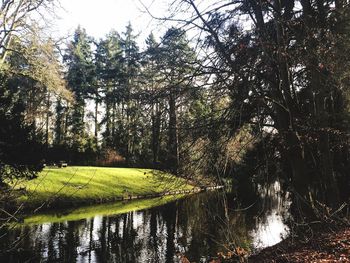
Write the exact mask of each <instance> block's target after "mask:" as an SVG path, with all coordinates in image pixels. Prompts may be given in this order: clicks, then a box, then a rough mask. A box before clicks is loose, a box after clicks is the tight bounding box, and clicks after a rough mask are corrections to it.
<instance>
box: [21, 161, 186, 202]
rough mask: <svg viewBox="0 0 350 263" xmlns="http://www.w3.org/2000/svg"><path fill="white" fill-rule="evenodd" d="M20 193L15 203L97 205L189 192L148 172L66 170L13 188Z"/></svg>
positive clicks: (166, 176)
mask: <svg viewBox="0 0 350 263" xmlns="http://www.w3.org/2000/svg"><path fill="white" fill-rule="evenodd" d="M15 187H16V188H17V189H24V190H25V191H22V194H21V195H20V196H19V197H18V202H19V203H24V204H26V205H27V206H30V207H34V206H38V205H41V204H43V203H45V204H46V205H47V204H50V203H56V204H57V203H58V202H59V203H60V204H64V203H67V204H72V205H74V204H79V203H84V204H86V203H98V202H107V201H112V200H116V199H118V198H122V197H124V198H126V197H128V196H130V195H132V196H138V195H140V196H142V195H148V194H155V193H162V192H165V191H173V190H179V189H181V190H184V189H191V188H192V186H191V185H189V184H187V182H186V181H185V180H183V179H179V178H177V177H175V176H172V175H170V174H167V173H163V172H160V171H156V170H150V169H136V168H105V167H77V166H75V167H67V168H60V169H59V168H46V169H44V170H43V171H42V172H41V173H40V174H39V176H38V177H37V178H35V179H33V180H30V181H23V182H20V183H18V184H17V185H16V186H15Z"/></svg>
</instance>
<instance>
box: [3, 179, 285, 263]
mask: <svg viewBox="0 0 350 263" xmlns="http://www.w3.org/2000/svg"><path fill="white" fill-rule="evenodd" d="M278 192H279V185H278V183H275V184H274V185H272V186H271V187H269V190H268V191H267V190H266V189H264V191H262V190H260V196H259V198H258V199H256V200H255V201H254V202H252V203H251V204H250V205H249V204H246V205H247V206H243V205H242V204H241V202H239V200H237V196H236V195H235V194H233V193H227V192H224V191H215V192H206V193H201V194H195V195H191V196H187V197H183V198H181V199H179V200H176V201H172V202H170V203H166V204H163V205H161V206H157V207H153V208H149V209H143V210H140V211H131V212H127V213H123V214H117V215H115V214H113V212H112V214H108V215H103V214H105V213H102V214H100V213H99V211H101V209H100V208H99V207H98V206H96V207H90V208H89V211H96V213H95V214H94V213H92V214H91V212H90V213H89V214H88V215H86V217H87V218H83V219H81V218H79V217H77V218H75V217H65V215H67V214H69V212H67V211H59V212H57V213H56V212H55V213H54V216H53V217H47V216H43V217H42V222H40V221H39V222H31V221H30V220H25V221H24V223H21V224H15V225H11V226H7V227H5V228H2V229H1V230H0V250H1V254H0V262H8V263H10V262H123V263H124V262H157V263H158V262H169V263H170V262H180V261H179V258H180V256H181V255H184V256H186V257H187V258H188V259H189V261H190V262H209V260H210V258H212V257H215V256H216V255H217V253H218V252H225V251H226V250H227V249H232V248H233V247H236V246H239V247H241V248H244V249H245V250H247V251H248V250H250V251H252V252H256V251H258V250H260V249H262V248H264V247H268V246H271V245H274V244H276V243H278V242H279V241H281V239H282V238H283V237H285V236H286V235H288V231H289V230H288V227H287V226H286V224H285V219H286V218H287V217H288V212H287V211H288V205H289V203H288V201H285V200H286V198H285V197H284V198H281V196H280V195H278ZM276 193H277V194H276ZM238 203H240V204H238ZM39 216H40V215H39ZM45 220H47V221H48V222H45ZM29 222H31V223H29Z"/></svg>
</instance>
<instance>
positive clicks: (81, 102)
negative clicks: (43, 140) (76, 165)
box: [64, 27, 95, 152]
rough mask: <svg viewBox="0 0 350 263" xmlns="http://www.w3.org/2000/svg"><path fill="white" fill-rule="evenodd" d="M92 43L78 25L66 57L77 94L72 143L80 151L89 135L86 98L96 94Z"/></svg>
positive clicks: (72, 88)
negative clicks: (86, 125)
mask: <svg viewBox="0 0 350 263" xmlns="http://www.w3.org/2000/svg"><path fill="white" fill-rule="evenodd" d="M91 44H92V39H91V38H90V37H89V36H88V35H87V34H86V31H85V30H84V29H83V28H81V27H78V28H77V29H76V31H75V33H74V38H73V40H72V41H71V43H70V44H69V46H68V49H67V53H66V54H65V57H64V59H65V63H66V64H67V67H68V72H67V77H66V79H67V83H68V86H69V87H70V89H71V90H72V92H73V93H74V96H75V105H74V108H73V111H72V116H71V133H72V143H73V145H74V148H75V149H76V150H77V151H78V152H80V151H83V147H84V145H85V144H86V143H87V141H86V139H87V137H88V134H87V133H86V129H85V114H86V111H85V110H86V99H87V98H89V95H90V94H95V91H94V84H95V83H94V77H95V65H94V62H93V53H92V50H91Z"/></svg>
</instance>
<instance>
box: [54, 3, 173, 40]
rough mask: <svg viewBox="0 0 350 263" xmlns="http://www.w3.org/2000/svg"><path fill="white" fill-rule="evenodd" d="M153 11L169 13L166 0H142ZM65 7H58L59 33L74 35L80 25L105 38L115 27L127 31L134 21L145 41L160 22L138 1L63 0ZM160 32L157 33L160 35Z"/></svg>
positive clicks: (134, 25)
mask: <svg viewBox="0 0 350 263" xmlns="http://www.w3.org/2000/svg"><path fill="white" fill-rule="evenodd" d="M142 2H143V3H144V4H145V5H146V6H147V7H149V8H150V10H151V11H152V14H154V15H157V16H162V15H164V14H165V13H166V10H167V5H168V3H169V1H168V3H166V2H167V1H166V0H142ZM60 3H61V6H62V7H63V9H64V10H65V11H64V10H58V12H57V13H58V17H59V18H60V19H58V20H57V22H56V24H57V28H58V32H59V33H58V34H59V35H60V36H67V35H69V34H70V35H72V34H73V33H74V30H75V29H76V28H77V27H78V25H81V26H82V27H83V28H85V29H86V31H87V33H88V34H89V35H91V36H93V37H95V38H97V39H98V38H103V37H104V36H105V35H106V34H107V33H108V32H110V31H111V30H112V29H115V30H117V31H118V32H119V33H122V32H124V31H125V27H126V25H127V24H128V23H129V21H130V22H131V24H132V26H133V28H134V31H135V34H140V35H139V42H140V41H141V42H143V41H144V40H145V38H147V36H148V35H149V33H150V32H151V31H152V30H155V27H156V25H158V26H159V21H155V20H152V18H151V17H150V15H149V14H147V13H145V10H144V8H143V6H142V4H141V3H140V2H139V0H99V1H96V0H60ZM157 31H158V32H154V33H155V34H156V35H158V36H159V29H157Z"/></svg>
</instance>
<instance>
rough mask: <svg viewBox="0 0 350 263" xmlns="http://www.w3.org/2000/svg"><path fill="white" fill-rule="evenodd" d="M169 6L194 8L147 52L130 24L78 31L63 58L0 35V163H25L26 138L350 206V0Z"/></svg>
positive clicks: (102, 160)
mask: <svg viewBox="0 0 350 263" xmlns="http://www.w3.org/2000/svg"><path fill="white" fill-rule="evenodd" d="M24 2H26V1H24ZM34 2H35V1H29V2H28V3H34ZM48 2H49V1H48ZM48 2H45V3H48ZM171 6H173V7H174V8H176V10H188V12H187V13H186V14H183V13H181V14H177V13H176V12H174V14H173V15H172V16H171V17H164V18H162V20H168V21H172V22H177V23H178V26H177V27H171V28H169V29H168V30H167V31H166V33H165V34H164V35H163V36H162V37H161V38H160V39H159V40H157V39H156V37H154V36H153V35H152V34H151V35H150V36H149V37H148V38H147V39H146V41H145V43H146V44H145V48H144V49H142V50H141V49H140V48H139V46H138V45H137V43H138V42H137V36H136V35H135V33H134V32H133V30H132V27H131V25H128V26H127V27H126V29H125V31H124V32H122V33H121V34H120V33H118V32H116V31H112V32H110V33H109V34H108V35H107V36H106V37H104V38H103V39H100V40H95V39H93V38H91V37H90V36H88V35H87V33H86V32H85V30H84V29H83V28H78V29H77V30H76V31H75V34H74V36H73V38H72V40H71V41H70V42H69V43H68V45H67V47H66V48H65V49H64V50H62V54H60V55H58V53H57V50H56V49H55V43H54V42H53V41H52V40H51V39H45V41H43V40H42V39H40V38H37V37H35V34H29V36H28V37H25V38H23V35H22V36H21V39H19V38H18V37H17V38H16V34H18V33H17V32H18V31H15V32H14V33H13V34H12V38H11V41H9V40H8V39H9V37H8V35H1V37H2V39H3V43H10V44H11V45H9V44H8V46H3V47H2V48H1V58H2V61H3V62H2V64H1V78H2V82H1V83H2V84H1V89H2V93H1V98H0V99H1V100H2V101H1V102H2V105H4V106H2V107H1V109H0V110H1V114H0V116H1V118H2V120H1V122H2V123H6V125H2V128H1V133H2V136H3V137H1V138H6V139H4V140H2V144H1V145H2V146H0V147H1V151H0V160H1V161H2V162H3V163H11V162H10V160H15V161H14V163H22V164H23V163H25V160H22V159H21V158H22V156H23V154H22V153H23V151H21V150H19V149H24V148H23V147H22V145H21V144H20V143H18V141H19V140H18V138H21V139H20V141H22V142H23V141H26V145H29V144H30V143H32V144H33V143H34V142H33V141H40V142H41V143H40V144H39V146H40V147H39V148H40V150H38V151H36V153H43V154H42V155H41V157H40V158H41V159H43V158H45V159H46V160H50V161H57V160H67V161H70V162H71V163H74V164H98V165H100V164H103V165H129V166H149V167H157V168H160V169H169V170H171V171H172V172H173V173H176V174H179V175H189V174H191V175H192V174H208V175H210V176H211V177H217V176H219V177H221V176H224V177H225V176H226V177H231V178H232V177H233V178H235V180H237V181H241V182H250V183H252V182H253V183H254V182H255V183H257V182H259V183H266V182H268V181H271V180H275V179H276V178H277V179H279V180H281V181H283V182H284V185H286V189H288V191H291V192H293V193H294V194H295V197H296V198H297V199H298V202H297V204H298V209H300V208H301V207H304V206H305V205H306V206H311V207H313V208H315V207H316V206H318V205H319V203H317V202H315V200H318V201H320V200H322V202H324V203H326V204H327V205H334V204H338V203H339V202H340V201H342V200H348V198H349V193H348V191H347V189H348V187H349V186H350V185H349V184H350V179H349V177H348V175H347V171H348V170H349V163H350V162H349V159H350V157H349V156H350V155H349V129H350V114H349V72H350V71H349V69H350V68H349V65H350V63H349V59H348V57H347V56H346V54H348V53H349V48H350V45H349V43H350V42H349V41H350V35H349V28H350V24H349V17H350V14H349V10H350V9H349V1H346V0H335V1H328V0H327V1H325V0H288V1H287V0H276V1H253V0H244V1H241V0H239V1H238V0H237V1H218V2H216V3H213V5H209V6H208V7H205V8H203V6H202V5H197V4H196V3H195V1H192V0H175V1H174V3H173V4H172V5H171ZM8 21H10V20H8ZM22 24H23V23H22ZM193 28H196V35H197V36H198V37H197V38H196V40H197V42H195V43H194V42H193V41H190V40H189V38H188V36H187V35H186V34H187V33H186V31H187V30H193ZM32 29H33V27H32ZM31 32H33V30H31ZM3 34H4V33H3ZM23 39H25V41H23ZM59 57H61V58H62V60H61V61H60V59H58V58H59ZM62 72H63V75H64V77H63V78H62V77H61V76H62ZM4 127H5V128H4ZM38 139H39V140H38ZM6 145H7V146H8V148H6V147H7V146H6ZM16 145H17V146H18V147H17V148H16V147H15V146H16ZM14 149H15V150H14ZM30 149H34V148H33V147H30ZM10 152H12V153H13V156H12V155H11V156H12V157H11V156H10V154H9V153H10ZM16 153H21V154H17V155H16ZM14 156H15V157H14ZM25 156H31V157H33V158H34V157H36V159H38V158H39V156H40V154H34V155H33V154H25ZM11 158H12V159H11ZM19 160H20V161H19ZM28 162H29V163H33V162H34V160H30V161H28ZM321 208H322V207H321ZM301 210H303V209H301Z"/></svg>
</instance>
